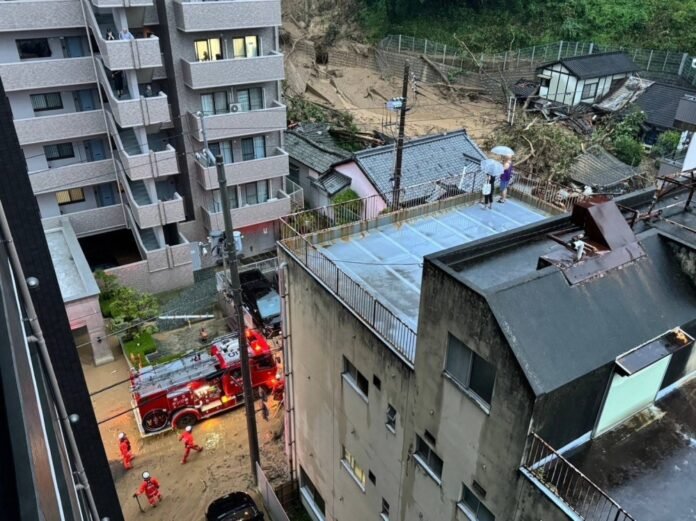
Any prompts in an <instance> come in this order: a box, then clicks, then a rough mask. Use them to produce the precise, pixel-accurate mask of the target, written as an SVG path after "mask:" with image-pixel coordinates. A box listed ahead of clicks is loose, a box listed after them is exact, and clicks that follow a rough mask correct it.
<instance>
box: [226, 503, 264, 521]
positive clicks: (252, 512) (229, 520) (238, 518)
mask: <svg viewBox="0 0 696 521" xmlns="http://www.w3.org/2000/svg"><path fill="white" fill-rule="evenodd" d="M258 515H259V511H258V510H256V508H254V507H252V506H248V507H245V508H244V509H239V510H235V511H234V512H230V513H229V514H227V515H226V516H225V517H223V518H222V519H221V520H220V521H246V520H255V519H258V517H257V516H258Z"/></svg>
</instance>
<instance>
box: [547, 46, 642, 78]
mask: <svg viewBox="0 0 696 521" xmlns="http://www.w3.org/2000/svg"><path fill="white" fill-rule="evenodd" d="M556 63H560V64H562V65H563V66H564V67H565V68H566V69H568V70H569V71H570V72H571V73H572V74H573V75H574V76H576V77H578V78H580V79H587V78H601V77H603V76H612V75H614V74H626V73H628V72H637V71H639V70H640V67H638V65H636V64H635V63H633V60H631V58H630V57H629V56H628V54H626V53H623V52H604V53H597V54H588V55H585V56H573V57H571V58H563V59H561V60H557V61H554V62H551V63H548V64H546V65H542V66H541V67H540V68H542V69H543V68H546V67H549V66H551V65H554V64H556Z"/></svg>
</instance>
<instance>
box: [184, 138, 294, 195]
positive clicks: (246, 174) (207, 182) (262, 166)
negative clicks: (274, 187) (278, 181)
mask: <svg viewBox="0 0 696 521" xmlns="http://www.w3.org/2000/svg"><path fill="white" fill-rule="evenodd" d="M286 175H288V154H287V152H285V150H283V149H281V148H276V149H275V151H274V153H273V155H270V156H268V157H264V158H263V159H253V160H251V161H240V162H238V163H229V164H226V165H225V177H226V178H227V184H228V185H230V186H232V185H239V184H243V183H251V182H252V181H261V180H262V179H271V178H274V177H285V176H286ZM196 177H197V178H198V184H200V185H201V186H202V187H203V188H204V189H206V190H217V189H218V188H220V185H219V184H218V180H217V172H216V170H215V167H214V166H209V167H205V166H203V165H202V164H201V163H199V162H198V161H196Z"/></svg>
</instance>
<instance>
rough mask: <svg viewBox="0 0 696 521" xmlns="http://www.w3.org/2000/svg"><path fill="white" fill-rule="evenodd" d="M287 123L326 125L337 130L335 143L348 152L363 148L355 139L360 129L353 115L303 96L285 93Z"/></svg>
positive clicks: (361, 143) (357, 139) (360, 142)
mask: <svg viewBox="0 0 696 521" xmlns="http://www.w3.org/2000/svg"><path fill="white" fill-rule="evenodd" d="M285 99H286V102H287V107H288V121H289V122H291V123H292V122H298V121H310V122H312V123H328V124H329V125H330V126H331V128H332V129H335V130H337V131H338V132H336V134H335V135H334V139H335V140H336V143H337V144H338V145H339V146H340V147H341V148H343V149H345V150H347V151H348V152H356V151H358V150H362V149H363V148H364V144H363V142H362V141H361V140H360V139H359V138H358V137H357V134H358V132H359V131H360V129H359V128H358V126H357V125H356V124H355V119H354V118H353V114H351V113H350V112H348V111H341V110H336V109H333V108H331V107H327V106H324V105H321V104H319V103H316V102H314V101H310V100H308V99H307V98H305V97H304V96H290V95H288V93H286V98H285Z"/></svg>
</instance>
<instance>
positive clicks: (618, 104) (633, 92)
mask: <svg viewBox="0 0 696 521" xmlns="http://www.w3.org/2000/svg"><path fill="white" fill-rule="evenodd" d="M653 83H655V82H654V81H652V80H646V79H644V78H638V77H637V76H631V77H630V78H627V79H626V81H625V82H624V83H623V85H621V87H619V88H618V89H616V91H615V92H613V93H612V94H610V95H609V96H607V97H606V98H604V99H603V100H602V101H601V102H600V103H596V104H595V105H594V106H595V107H597V108H598V109H600V110H605V111H607V112H616V111H617V110H621V109H622V108H624V107H625V106H626V105H628V104H629V103H633V102H634V101H635V100H636V99H637V98H638V96H640V95H641V94H643V92H644V91H645V89H647V88H648V87H650V85H652V84H653Z"/></svg>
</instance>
